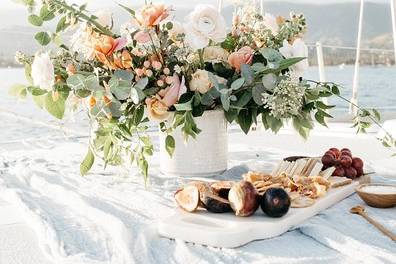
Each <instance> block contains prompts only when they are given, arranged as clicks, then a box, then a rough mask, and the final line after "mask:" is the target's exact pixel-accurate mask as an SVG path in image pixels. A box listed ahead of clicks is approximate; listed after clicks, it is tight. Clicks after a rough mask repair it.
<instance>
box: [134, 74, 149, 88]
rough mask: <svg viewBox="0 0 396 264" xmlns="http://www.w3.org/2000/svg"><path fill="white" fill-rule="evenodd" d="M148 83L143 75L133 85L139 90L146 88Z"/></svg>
mask: <svg viewBox="0 0 396 264" xmlns="http://www.w3.org/2000/svg"><path fill="white" fill-rule="evenodd" d="M147 84H148V78H147V77H144V78H142V79H140V80H139V81H138V82H137V83H136V84H135V85H134V87H135V88H137V89H140V90H143V89H144V88H146V86H147Z"/></svg>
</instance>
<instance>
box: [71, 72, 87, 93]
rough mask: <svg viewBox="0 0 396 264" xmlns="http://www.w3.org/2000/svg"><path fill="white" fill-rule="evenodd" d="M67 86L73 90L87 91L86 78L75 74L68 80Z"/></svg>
mask: <svg viewBox="0 0 396 264" xmlns="http://www.w3.org/2000/svg"><path fill="white" fill-rule="evenodd" d="M66 83H67V85H68V86H69V87H70V88H72V89H73V90H80V89H85V77H84V76H83V75H81V74H73V75H71V76H69V77H68V78H67V79H66Z"/></svg>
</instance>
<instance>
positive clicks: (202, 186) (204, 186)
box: [188, 181, 211, 200]
mask: <svg viewBox="0 0 396 264" xmlns="http://www.w3.org/2000/svg"><path fill="white" fill-rule="evenodd" d="M188 185H192V186H195V187H197V188H198V191H199V194H200V198H201V200H203V194H204V193H205V192H209V191H210V190H211V189H210V184H209V183H208V182H204V181H190V182H189V183H188Z"/></svg>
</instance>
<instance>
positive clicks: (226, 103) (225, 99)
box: [220, 93, 230, 112]
mask: <svg viewBox="0 0 396 264" xmlns="http://www.w3.org/2000/svg"><path fill="white" fill-rule="evenodd" d="M220 101H221V104H222V106H223V109H224V110H225V111H226V112H227V111H228V110H229V109H230V96H229V94H228V93H222V94H221V96H220Z"/></svg>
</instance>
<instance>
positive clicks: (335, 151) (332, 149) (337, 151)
mask: <svg viewBox="0 0 396 264" xmlns="http://www.w3.org/2000/svg"><path fill="white" fill-rule="evenodd" d="M329 150H330V151H331V152H333V153H334V156H335V157H336V158H339V157H340V156H341V151H340V150H339V149H338V148H331V149H329Z"/></svg>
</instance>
